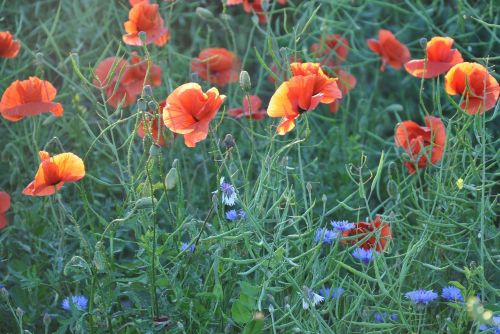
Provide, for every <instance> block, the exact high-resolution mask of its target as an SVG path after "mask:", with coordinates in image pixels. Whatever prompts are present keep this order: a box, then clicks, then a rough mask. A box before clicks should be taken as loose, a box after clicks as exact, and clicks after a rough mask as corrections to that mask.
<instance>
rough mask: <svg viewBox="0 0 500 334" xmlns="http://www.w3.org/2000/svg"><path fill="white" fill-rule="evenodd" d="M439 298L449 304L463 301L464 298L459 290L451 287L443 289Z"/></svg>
mask: <svg viewBox="0 0 500 334" xmlns="http://www.w3.org/2000/svg"><path fill="white" fill-rule="evenodd" d="M441 297H443V298H444V299H446V300H448V301H451V302H463V301H464V297H463V296H462V292H461V291H460V289H459V288H457V287H454V286H451V285H450V286H447V287H444V288H443V292H442V293H441Z"/></svg>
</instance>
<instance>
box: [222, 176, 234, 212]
mask: <svg viewBox="0 0 500 334" xmlns="http://www.w3.org/2000/svg"><path fill="white" fill-rule="evenodd" d="M220 190H221V192H222V203H224V204H226V205H229V206H233V205H234V204H235V203H236V198H237V195H236V189H235V188H234V186H233V185H232V184H231V183H227V182H224V177H221V178H220Z"/></svg>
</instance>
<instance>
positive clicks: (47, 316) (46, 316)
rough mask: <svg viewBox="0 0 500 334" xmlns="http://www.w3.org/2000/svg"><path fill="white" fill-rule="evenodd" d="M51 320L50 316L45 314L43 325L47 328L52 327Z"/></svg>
mask: <svg viewBox="0 0 500 334" xmlns="http://www.w3.org/2000/svg"><path fill="white" fill-rule="evenodd" d="M51 320H52V319H51V318H50V315H49V314H48V313H45V314H44V315H43V324H44V325H45V326H46V327H48V326H49V325H50V321H51Z"/></svg>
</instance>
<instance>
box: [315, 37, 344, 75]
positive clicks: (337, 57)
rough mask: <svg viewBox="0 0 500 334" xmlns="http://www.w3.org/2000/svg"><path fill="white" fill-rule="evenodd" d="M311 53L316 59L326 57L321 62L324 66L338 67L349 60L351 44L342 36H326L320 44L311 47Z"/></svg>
mask: <svg viewBox="0 0 500 334" xmlns="http://www.w3.org/2000/svg"><path fill="white" fill-rule="evenodd" d="M311 53H312V54H313V55H314V56H315V57H322V56H323V57H325V59H324V60H323V61H322V62H321V64H322V65H326V66H331V67H334V66H338V65H340V64H341V63H343V62H344V61H345V60H346V59H347V55H348V54H349V42H348V41H347V39H345V38H344V37H342V35H340V34H333V35H328V36H324V37H322V38H321V42H320V43H314V44H313V45H311ZM332 55H333V57H331V56H332Z"/></svg>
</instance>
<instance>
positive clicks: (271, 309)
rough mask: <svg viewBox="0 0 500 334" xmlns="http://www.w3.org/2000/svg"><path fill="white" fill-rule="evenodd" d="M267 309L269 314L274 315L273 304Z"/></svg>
mask: <svg viewBox="0 0 500 334" xmlns="http://www.w3.org/2000/svg"><path fill="white" fill-rule="evenodd" d="M267 309H268V310H269V313H274V306H273V304H269V307H268V308H267Z"/></svg>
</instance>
